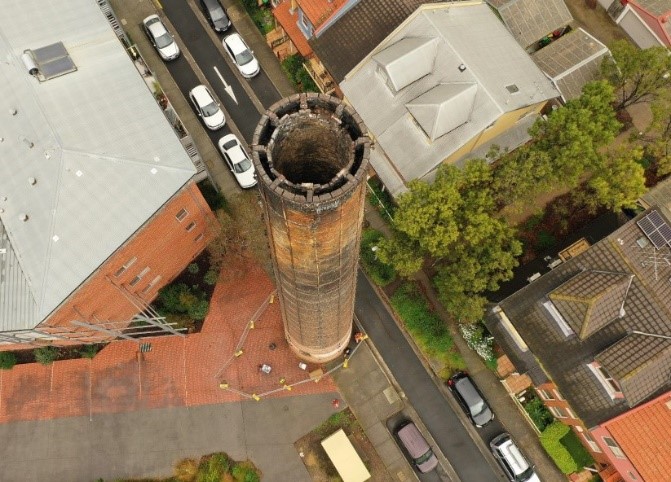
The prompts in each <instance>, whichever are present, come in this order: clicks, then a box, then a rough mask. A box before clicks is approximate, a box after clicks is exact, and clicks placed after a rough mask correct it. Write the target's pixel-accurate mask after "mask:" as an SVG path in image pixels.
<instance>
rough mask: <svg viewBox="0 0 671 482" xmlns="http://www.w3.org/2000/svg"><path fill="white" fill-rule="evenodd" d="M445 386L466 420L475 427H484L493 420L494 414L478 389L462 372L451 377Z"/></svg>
mask: <svg viewBox="0 0 671 482" xmlns="http://www.w3.org/2000/svg"><path fill="white" fill-rule="evenodd" d="M447 386H448V387H449V388H450V390H451V391H452V393H453V394H454V398H456V399H457V401H458V402H459V405H461V408H463V409H464V411H465V412H466V415H468V418H470V419H471V422H473V425H475V426H476V427H484V426H485V425H487V424H488V423H489V422H491V421H492V420H494V413H493V412H492V410H491V409H490V408H489V405H487V402H486V401H485V398H484V397H483V396H482V394H481V393H480V391H479V390H478V388H477V387H476V386H475V384H474V383H473V380H471V377H469V376H468V375H467V374H466V373H464V372H459V373H456V374H455V375H453V376H452V377H451V378H450V379H449V380H448V381H447Z"/></svg>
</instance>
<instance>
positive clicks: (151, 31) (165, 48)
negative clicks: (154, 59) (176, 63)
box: [142, 15, 179, 60]
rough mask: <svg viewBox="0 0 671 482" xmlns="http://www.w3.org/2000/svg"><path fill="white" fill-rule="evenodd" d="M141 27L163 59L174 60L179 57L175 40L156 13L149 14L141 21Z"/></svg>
mask: <svg viewBox="0 0 671 482" xmlns="http://www.w3.org/2000/svg"><path fill="white" fill-rule="evenodd" d="M142 27H143V28H144V31H145V33H146V34H147V37H149V40H150V41H151V43H152V45H153V46H154V48H155V49H156V51H157V52H158V54H159V55H160V56H161V58H162V59H163V60H174V59H176V58H177V57H179V47H178V46H177V42H175V39H174V38H173V37H172V35H170V32H168V29H167V28H165V25H164V24H163V22H162V21H161V19H160V18H159V16H158V15H149V16H148V17H147V18H145V19H144V20H143V21H142Z"/></svg>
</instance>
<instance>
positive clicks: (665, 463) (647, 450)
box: [603, 393, 671, 482]
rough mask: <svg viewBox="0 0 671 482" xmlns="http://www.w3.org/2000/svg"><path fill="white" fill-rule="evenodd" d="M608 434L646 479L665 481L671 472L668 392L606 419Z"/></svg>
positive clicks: (670, 403) (669, 395) (650, 481)
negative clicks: (608, 419) (613, 417)
mask: <svg viewBox="0 0 671 482" xmlns="http://www.w3.org/2000/svg"><path fill="white" fill-rule="evenodd" d="M603 426H604V427H605V428H606V429H607V430H608V431H609V432H610V433H611V435H612V436H613V438H615V441H616V442H617V444H618V445H619V446H620V448H621V449H622V450H623V451H624V453H625V454H626V456H627V458H628V459H629V461H630V462H631V463H632V464H633V466H634V468H635V469H636V470H637V471H638V473H639V474H640V475H641V476H642V477H643V479H644V480H645V481H646V482H666V481H668V480H669V474H671V393H665V394H664V395H662V396H660V397H658V398H656V399H654V400H652V401H651V402H649V403H647V404H645V405H641V406H640V407H638V408H635V409H633V410H630V411H629V412H627V413H625V414H623V415H621V416H619V417H617V418H615V419H613V420H610V421H608V422H606V423H604V424H603Z"/></svg>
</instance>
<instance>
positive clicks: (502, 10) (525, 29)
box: [487, 0, 573, 48]
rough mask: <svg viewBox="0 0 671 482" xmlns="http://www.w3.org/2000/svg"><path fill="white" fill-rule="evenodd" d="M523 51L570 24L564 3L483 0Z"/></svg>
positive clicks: (530, 0) (560, 1) (569, 13)
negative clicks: (498, 16)
mask: <svg viewBox="0 0 671 482" xmlns="http://www.w3.org/2000/svg"><path fill="white" fill-rule="evenodd" d="M487 1H488V2H489V3H490V4H491V5H492V6H493V7H494V8H496V10H497V11H498V12H499V15H500V16H501V20H503V23H505V24H506V26H507V27H508V29H509V30H510V32H511V33H512V34H513V36H514V37H515V39H516V40H517V41H518V42H519V43H520V45H521V46H522V47H524V48H527V47H529V46H530V45H531V44H533V43H534V42H537V41H539V40H540V39H542V38H543V37H545V36H546V35H548V34H549V33H551V32H553V31H554V30H557V29H560V28H562V27H565V26H566V25H568V24H569V23H571V22H572V21H573V17H572V16H571V12H569V11H568V8H567V7H566V4H565V3H564V0H487Z"/></svg>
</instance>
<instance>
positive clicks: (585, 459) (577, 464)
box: [540, 422, 594, 474]
mask: <svg viewBox="0 0 671 482" xmlns="http://www.w3.org/2000/svg"><path fill="white" fill-rule="evenodd" d="M540 438H541V444H542V445H543V448H544V449H545V451H546V452H547V453H548V454H549V455H550V457H552V460H554V462H555V464H556V465H557V467H559V470H561V471H562V472H563V473H564V474H572V473H573V472H578V471H579V470H581V469H582V468H583V467H586V466H589V465H592V464H593V463H594V459H592V457H591V456H590V454H589V452H587V450H586V449H585V447H584V446H583V445H582V444H581V443H580V440H578V437H576V435H575V433H573V431H571V429H570V428H569V426H568V425H564V424H563V423H561V422H554V423H552V424H551V425H549V426H548V427H547V428H546V429H545V430H544V431H543V432H542V433H541V437H540Z"/></svg>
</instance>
